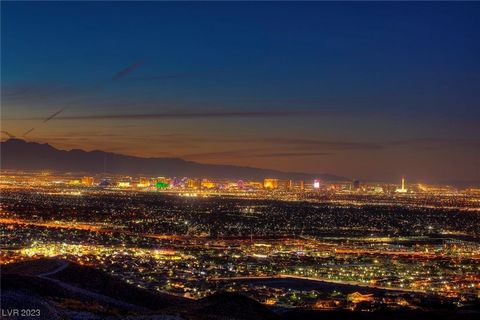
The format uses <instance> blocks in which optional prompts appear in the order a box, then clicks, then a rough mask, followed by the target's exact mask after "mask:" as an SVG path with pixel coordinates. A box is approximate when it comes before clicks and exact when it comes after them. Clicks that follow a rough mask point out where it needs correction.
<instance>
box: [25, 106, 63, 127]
mask: <svg viewBox="0 0 480 320" xmlns="http://www.w3.org/2000/svg"><path fill="white" fill-rule="evenodd" d="M64 110H65V108H62V109H60V110H58V111H57V112H55V113H54V114H52V115H51V116H50V117H48V118H46V119H45V120H43V123H45V122H47V121H50V120H52V119H53V118H55V117H56V116H58V115H59V114H60V113H62V112H63V111H64ZM32 130H33V129H32Z"/></svg>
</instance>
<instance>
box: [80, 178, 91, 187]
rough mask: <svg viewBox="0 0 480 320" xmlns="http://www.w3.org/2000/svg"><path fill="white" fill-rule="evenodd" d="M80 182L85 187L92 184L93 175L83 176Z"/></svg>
mask: <svg viewBox="0 0 480 320" xmlns="http://www.w3.org/2000/svg"><path fill="white" fill-rule="evenodd" d="M82 184H83V185H84V186H86V187H91V186H93V177H83V178H82Z"/></svg>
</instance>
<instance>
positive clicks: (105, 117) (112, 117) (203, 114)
mask: <svg viewBox="0 0 480 320" xmlns="http://www.w3.org/2000/svg"><path fill="white" fill-rule="evenodd" d="M315 114H319V112H317V111H233V112H171V113H144V114H137V113H131V114H93V115H78V116H66V117H56V119H57V120H125V119H127V120H151V119H172V118H176V119H192V118H243V117H246V118H249V117H252V118H253V117H290V116H304V115H315Z"/></svg>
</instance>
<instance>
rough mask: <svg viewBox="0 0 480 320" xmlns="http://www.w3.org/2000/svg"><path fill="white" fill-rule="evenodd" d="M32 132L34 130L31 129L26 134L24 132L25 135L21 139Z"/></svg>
mask: <svg viewBox="0 0 480 320" xmlns="http://www.w3.org/2000/svg"><path fill="white" fill-rule="evenodd" d="M33 130H35V128H32V129H30V130H28V131H27V132H25V133H24V134H23V137H25V136H26V135H27V134H29V133H30V132H32V131H33Z"/></svg>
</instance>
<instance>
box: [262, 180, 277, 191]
mask: <svg viewBox="0 0 480 320" xmlns="http://www.w3.org/2000/svg"><path fill="white" fill-rule="evenodd" d="M263 188H265V189H277V188H278V179H265V180H263Z"/></svg>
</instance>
